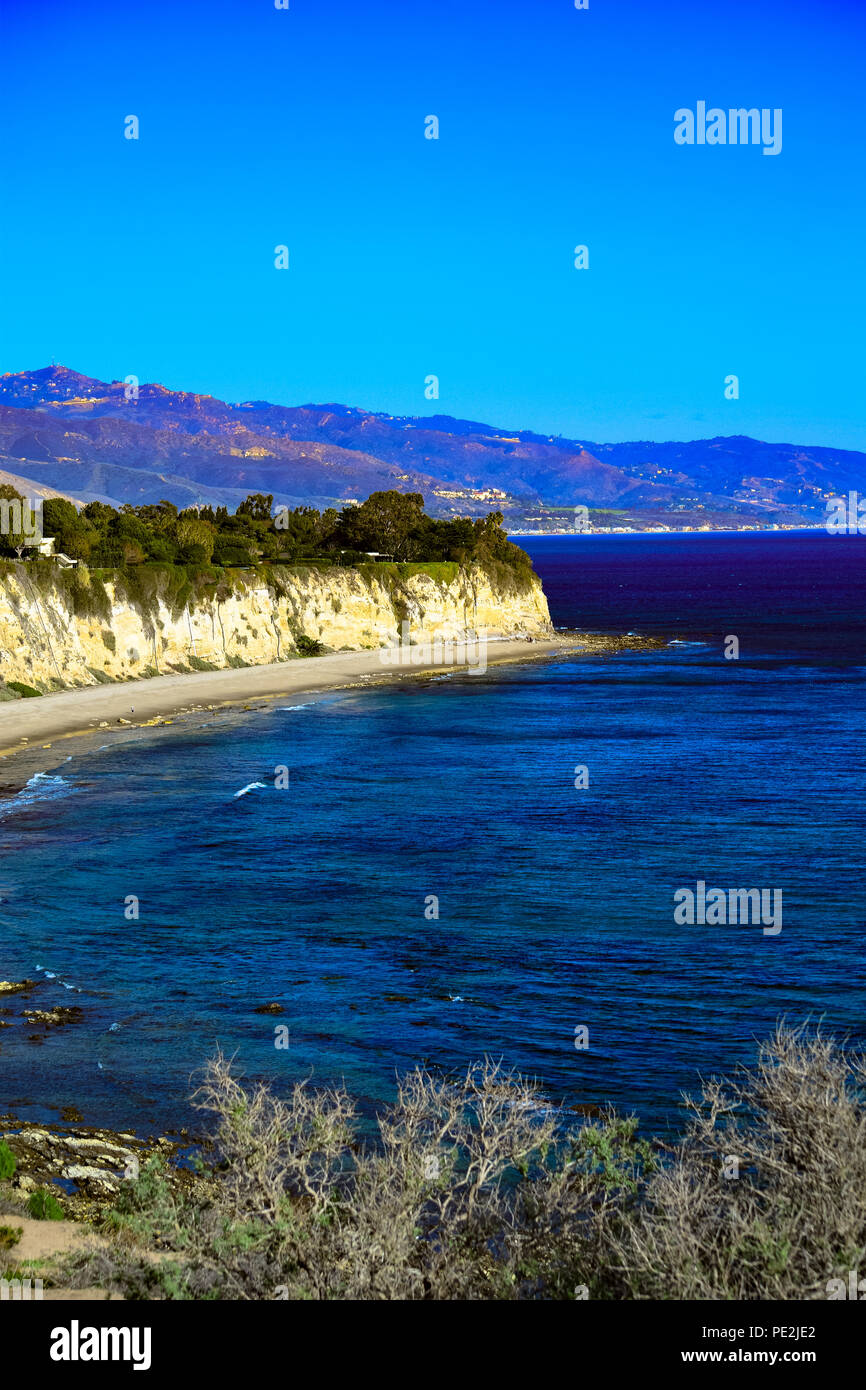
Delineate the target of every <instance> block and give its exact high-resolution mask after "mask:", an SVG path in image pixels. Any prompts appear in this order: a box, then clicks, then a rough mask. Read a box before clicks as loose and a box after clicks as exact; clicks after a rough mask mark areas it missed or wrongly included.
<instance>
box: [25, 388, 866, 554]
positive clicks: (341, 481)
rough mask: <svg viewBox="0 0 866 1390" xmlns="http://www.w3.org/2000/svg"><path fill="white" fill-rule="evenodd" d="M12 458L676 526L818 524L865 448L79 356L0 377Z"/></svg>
mask: <svg viewBox="0 0 866 1390" xmlns="http://www.w3.org/2000/svg"><path fill="white" fill-rule="evenodd" d="M0 468H3V469H6V470H7V471H9V472H11V473H15V474H17V475H19V476H23V477H26V478H28V479H33V480H35V481H37V482H38V483H39V484H40V485H41V486H44V487H47V488H51V489H58V490H61V491H63V492H65V493H68V494H72V495H74V496H76V497H81V498H91V497H99V498H100V499H105V500H110V501H112V502H113V503H114V504H117V503H120V502H124V501H129V502H135V503H139V502H143V501H145V500H152V499H153V498H155V497H165V498H166V499H168V500H169V501H171V502H174V503H175V504H176V505H177V506H179V507H184V506H189V505H190V504H192V503H196V502H209V503H212V504H220V503H221V504H225V505H226V506H230V507H234V506H236V505H237V503H238V502H240V501H241V500H242V499H243V498H244V497H245V496H246V495H247V494H248V493H249V492H251V491H264V492H270V493H273V495H274V498H275V500H276V502H277V503H278V504H285V505H288V506H299V505H302V504H308V505H312V506H316V507H327V506H342V505H343V504H344V503H345V502H347V501H349V500H351V499H362V498H364V497H366V496H367V495H368V494H369V493H370V492H373V491H377V490H385V489H389V488H398V489H400V490H403V491H410V492H421V493H423V494H424V497H425V499H426V501H427V506H428V510H429V512H430V513H431V514H433V515H437V516H452V515H458V514H459V515H468V514H476V515H481V514H484V513H486V512H488V511H490V510H491V508H494V507H495V508H496V509H498V510H501V511H502V512H503V513H504V515H505V518H506V524H507V525H508V526H509V527H510V528H511V529H517V528H519V527H521V526H533V525H538V526H539V527H549V526H556V525H561V526H568V525H570V524H571V520H572V517H573V513H572V509H573V508H574V507H575V506H578V505H584V506H587V507H589V508H591V509H608V510H609V511H610V512H611V513H612V514H613V516H612V518H611V519H612V520H614V521H620V520H625V518H631V519H632V520H634V521H636V522H637V523H638V524H641V523H643V524H646V523H647V522H648V521H650V520H653V521H657V522H662V523H663V524H671V525H676V524H679V522H680V521H681V520H683V519H685V518H688V519H689V520H690V521H691V522H694V523H697V524H700V523H701V522H702V521H703V522H707V521H709V522H716V523H717V524H718V523H719V522H722V521H733V522H734V523H735V524H736V523H737V522H739V523H741V524H744V523H748V522H752V523H754V522H765V523H770V522H793V521H797V520H803V521H812V522H814V521H817V520H820V519H822V518H823V516H824V514H825V508H824V498H825V497H826V496H827V495H829V494H840V493H845V492H848V491H849V490H851V489H855V490H858V491H860V492H864V491H866V454H862V453H855V452H852V451H846V450H837V449H826V448H820V447H812V446H800V445H796V444H767V443H762V442H761V441H759V440H755V439H749V438H747V437H745V436H734V437H731V438H718V439H707V440H695V441H692V442H689V443H661V444H655V443H650V442H636V443H627V444H594V443H592V442H590V441H586V440H584V441H578V440H574V439H563V438H561V437H559V436H556V437H554V436H543V435H539V434H535V433H533V432H532V431H528V430H518V431H514V430H508V429H505V428H497V427H495V426H492V425H485V424H482V423H479V422H476V421H469V420H457V419H452V418H451V417H450V416H445V415H434V416H428V417H400V416H390V415H384V414H372V413H370V412H368V411H364V410H361V409H358V408H355V407H350V406H344V405H303V406H279V405H271V404H270V403H269V402H267V401H245V402H241V403H238V404H228V403H226V402H224V401H219V400H216V399H215V398H214V397H212V396H200V395H195V394H193V393H191V392H186V391H169V390H166V388H165V387H163V386H159V385H154V384H146V385H142V386H141V387H140V388H139V395H138V399H137V400H126V399H125V388H124V385H123V383H122V382H119V381H114V382H102V381H98V380H96V379H95V378H93V377H87V376H82V375H81V374H80V373H78V372H74V371H71V370H70V369H69V368H66V367H60V366H54V367H43V368H40V369H39V370H38V371H32V372H15V373H8V374H7V375H5V376H2V377H0Z"/></svg>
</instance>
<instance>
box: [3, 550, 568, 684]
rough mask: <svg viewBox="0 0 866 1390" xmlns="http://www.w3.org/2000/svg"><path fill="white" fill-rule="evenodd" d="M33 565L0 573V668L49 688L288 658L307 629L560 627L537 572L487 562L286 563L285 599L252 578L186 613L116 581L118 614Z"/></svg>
mask: <svg viewBox="0 0 866 1390" xmlns="http://www.w3.org/2000/svg"><path fill="white" fill-rule="evenodd" d="M26 568H27V567H26V566H23V567H21V569H22V570H23V573H16V574H7V575H4V576H2V577H0V677H2V679H3V680H4V681H10V680H13V681H23V682H24V683H25V684H28V685H37V686H40V687H43V688H46V689H49V688H51V687H54V688H59V686H61V685H63V686H74V685H95V684H97V683H98V681H99V679H100V676H101V677H102V678H103V679H105V678H106V677H107V678H108V679H110V680H131V679H134V678H135V677H137V676H145V675H153V674H155V673H156V672H159V674H160V675H170V674H171V673H172V672H173V671H174V670H177V669H178V668H182V669H189V667H190V666H191V665H193V666H194V665H195V661H196V660H198V661H203V662H207V663H208V665H209V666H215V667H225V666H233V665H234V666H240V665H247V666H261V665H265V664H267V663H269V662H273V661H285V660H287V659H289V658H291V657H293V656H295V655H296V654H297V651H298V648H297V637H298V636H299V635H300V634H304V635H306V636H307V637H310V638H313V639H315V640H316V641H319V642H321V643H323V645H324V646H326V647H330V648H333V649H335V650H337V651H340V650H352V651H362V650H365V649H374V648H379V647H392V646H395V645H396V644H397V643H398V642H400V641H401V638H402V635H403V628H402V624H403V623H408V634H409V640H410V641H412V642H422V641H430V640H433V639H435V638H438V639H439V640H440V641H443V642H444V641H458V640H461V639H464V638H467V637H470V638H471V637H474V636H475V635H476V634H478V635H480V636H483V635H486V636H487V637H512V636H522V635H524V634H528V635H530V636H545V635H547V634H549V633H550V632H551V631H552V628H551V622H550V614H549V612H548V608H547V599H546V598H545V596H544V591H543V589H542V587H541V584H540V582H539V581H538V580H537V579H536V580H534V582H533V584H532V586H531V588H529V589H526V590H524V591H522V592H516V591H509V590H507V589H499V588H497V587H494V586H493V585H492V584H491V581H490V578H489V577H488V575H487V574H486V573H485V572H484V571H483V570H482V569H481V568H480V567H479V566H477V565H472V566H469V567H467V568H465V569H462V570H460V571H459V572H458V574H457V576H456V578H455V579H453V580H452V581H451V582H446V581H444V580H441V581H440V580H436V579H433V578H432V577H431V576H430V575H427V574H414V575H412V576H410V577H409V578H407V579H403V580H401V581H400V582H399V583H398V584H396V585H394V586H393V587H389V585H388V584H387V583H386V582H384V581H383V580H382V579H379V578H377V577H376V576H375V575H374V574H365V575H362V574H359V573H358V572H357V571H355V570H350V569H345V570H330V571H321V572H317V571H315V570H307V571H304V572H303V573H298V572H296V571H292V570H281V571H280V577H281V580H282V582H283V583H284V585H285V587H286V590H287V596H285V597H282V596H278V595H277V594H276V593H275V592H274V591H273V590H271V589H268V588H267V587H265V586H264V584H263V583H262V582H261V581H260V580H255V579H254V578H252V577H250V579H249V581H248V587H247V588H246V591H245V592H243V591H241V590H238V591H236V592H233V593H232V595H231V596H230V597H229V598H227V599H225V600H223V601H218V600H217V599H216V598H215V597H214V598H211V597H207V598H204V599H201V600H199V602H198V606H195V607H193V606H192V605H190V606H189V607H188V608H187V610H186V611H185V612H184V613H182V614H180V616H178V617H176V618H175V617H173V616H172V614H171V612H170V610H169V609H168V608H166V607H165V606H164V605H162V604H160V606H159V609H158V611H157V612H156V613H155V615H154V617H153V618H150V617H148V616H147V615H146V614H144V613H142V612H140V611H139V609H138V608H137V607H135V606H134V605H133V604H131V603H129V602H128V601H127V600H126V599H124V598H121V597H119V596H118V595H117V594H116V593H115V587H114V586H113V585H112V584H110V583H109V584H106V586H105V587H106V589H107V592H108V595H109V598H110V600H111V620H110V622H105V621H103V620H101V619H100V618H95V617H82V616H78V615H76V614H75V613H74V612H72V611H70V608H69V606H68V605H67V603H66V600H65V597H64V595H63V593H62V590H60V589H53V590H50V591H48V592H46V590H45V589H44V587H39V588H37V587H35V586H34V585H33V584H32V583H30V582H29V581H28V579H27V577H26ZM191 658H192V659H193V660H192V661H191ZM97 672H98V673H99V674H98V675H97V674H95V673H97Z"/></svg>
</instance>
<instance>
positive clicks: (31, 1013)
mask: <svg viewBox="0 0 866 1390" xmlns="http://www.w3.org/2000/svg"><path fill="white" fill-rule="evenodd" d="M42 983H43V982H41V981H37V980H0V1001H2V1002H0V1029H7V1028H15V1027H16V1026H17V1027H20V1028H21V1029H22V1030H27V1029H35V1030H37V1031H34V1032H28V1033H27V1034H26V1036H27V1039H28V1041H29V1042H32V1043H34V1044H36V1045H38V1044H40V1043H41V1042H43V1041H44V1039H45V1037H46V1036H47V1034H48V1033H49V1032H50V1031H52V1030H54V1029H57V1028H64V1027H69V1026H71V1025H74V1024H76V1023H78V1022H80V1021H81V1020H82V1019H83V1018H84V1010H83V1009H82V1008H80V1007H79V1006H78V1005H71V1006H64V1005H59V1006H54V1007H51V1008H46V1009H39V1008H36V1007H34V1006H33V1004H32V1000H31V995H32V993H33V991H34V990H36V989H38V988H39V987H40V985H41V984H42ZM2 1036H3V1035H2V1033H0V1040H2ZM60 1115H61V1121H60V1123H52V1124H36V1123H33V1121H30V1120H22V1119H20V1118H19V1117H18V1116H17V1115H15V1114H14V1113H11V1112H8V1113H0V1141H2V1142H3V1143H4V1144H5V1145H6V1146H7V1148H8V1149H9V1150H10V1151H11V1153H12V1156H13V1158H14V1160H15V1172H14V1174H13V1175H12V1178H11V1188H12V1191H13V1194H14V1195H15V1196H16V1197H19V1198H21V1199H22V1200H24V1201H26V1200H27V1198H28V1197H29V1196H30V1194H31V1193H33V1192H35V1191H36V1190H37V1189H40V1188H48V1190H49V1191H52V1192H54V1193H55V1195H56V1196H57V1198H58V1200H59V1201H60V1202H61V1205H62V1206H63V1209H64V1212H65V1214H66V1215H67V1216H69V1217H71V1218H72V1219H74V1220H80V1221H92V1220H93V1219H94V1218H98V1217H99V1216H100V1215H102V1214H103V1213H104V1212H105V1211H106V1210H107V1209H109V1208H110V1207H111V1206H112V1205H113V1204H114V1200H115V1199H116V1197H117V1195H118V1193H119V1192H120V1189H121V1185H122V1183H124V1182H126V1181H129V1180H130V1179H133V1180H134V1179H135V1178H137V1177H138V1175H139V1173H140V1172H141V1170H142V1169H143V1168H144V1166H145V1164H146V1163H147V1162H148V1160H149V1159H151V1158H153V1157H154V1156H155V1155H158V1156H159V1157H160V1158H162V1159H164V1160H165V1161H166V1171H167V1173H168V1174H169V1176H170V1181H171V1182H172V1183H173V1185H176V1186H177V1187H178V1188H181V1189H183V1188H188V1187H190V1186H191V1185H193V1184H195V1183H198V1182H200V1181H201V1179H200V1178H199V1177H198V1174H197V1173H196V1172H195V1171H194V1170H193V1169H192V1168H191V1167H190V1166H189V1159H190V1154H191V1151H192V1150H193V1149H194V1148H196V1147H198V1146H199V1144H200V1143H201V1141H200V1140H196V1139H195V1138H194V1136H192V1135H190V1134H189V1132H188V1131H187V1130H186V1129H181V1130H179V1131H178V1132H177V1133H176V1134H164V1135H158V1136H149V1137H147V1138H140V1137H139V1136H138V1135H136V1134H135V1133H134V1131H132V1130H113V1129H105V1128H103V1127H101V1126H97V1125H88V1124H84V1123H83V1117H82V1115H81V1113H80V1112H79V1110H78V1108H77V1107H76V1106H75V1105H68V1106H66V1107H64V1108H63V1109H62V1110H61V1112H60Z"/></svg>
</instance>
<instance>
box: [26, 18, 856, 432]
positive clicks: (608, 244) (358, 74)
mask: <svg viewBox="0 0 866 1390" xmlns="http://www.w3.org/2000/svg"><path fill="white" fill-rule="evenodd" d="M3 26H4V62H3V83H2V93H0V123H2V124H0V128H2V131H3V158H2V165H0V183H2V189H3V216H2V232H0V238H2V240H0V289H2V296H0V328H2V334H0V371H20V370H24V369H27V368H35V367H39V366H44V365H47V364H48V363H49V362H50V361H51V359H52V358H53V359H54V360H56V361H58V362H62V363H64V364H65V365H67V366H70V367H74V368H76V369H78V370H79V371H83V372H85V373H87V374H88V375H91V376H96V377H101V378H122V377H124V376H126V375H127V374H128V373H134V374H135V375H137V376H138V377H139V379H140V380H141V381H159V382H162V383H163V384H164V385H166V386H168V387H171V388H175V389H187V390H194V391H201V392H208V393H210V394H212V395H216V396H219V397H222V398H223V399H228V400H233V401H241V400H250V399H268V400H272V401H278V402H282V403H284V404H301V403H304V402H310V401H314V402H328V401H340V402H344V403H347V404H351V405H360V406H364V407H366V408H368V409H373V410H384V411H388V412H392V413H394V414H430V413H434V412H436V411H441V412H443V413H450V414H454V415H459V416H465V417H469V418H472V419H477V420H484V421H489V422H492V423H495V424H498V425H504V426H509V427H512V428H514V427H524V428H534V429H537V430H539V431H541V432H544V433H562V434H566V435H571V436H574V437H575V438H577V439H585V440H593V441H606V440H611V441H612V440H623V439H660V440H663V439H680V438H683V439H690V438H698V437H707V436H710V435H716V434H751V435H755V436H757V437H759V438H763V439H769V440H780V441H793V442H800V443H805V444H828V445H835V446H837V447H848V448H860V449H864V448H866V412H864V410H863V408H862V407H863V402H864V399H866V353H864V323H866V302H864V301H866V289H864V287H866V273H864V257H866V245H864V224H866V218H864V210H866V209H864V201H866V199H864V156H863V150H864V99H863V74H864V68H866V62H864V60H866V0H820V3H818V0H809V2H808V3H807V0H724V3H723V2H722V0H715V2H714V0H680V2H679V3H673V2H672V0H656V2H655V3H653V0H643V2H642V3H641V0H590V4H589V8H588V9H587V10H584V11H578V10H576V9H575V8H574V3H573V0H520V3H518V0H435V3H434V0H364V3H359V0H290V9H289V10H287V11H285V10H277V9H276V8H275V7H274V4H273V3H272V0H210V3H208V0H198V3H191V0H138V3H125V2H124V0H111V3H107V2H106V3H101V2H100V0H76V3H67V0H39V2H38V3H37V2H36V0H5V4H4V20H3ZM698 101H706V103H707V105H708V107H712V106H718V107H720V108H723V109H728V108H730V107H739V106H745V107H753V106H754V107H759V108H764V107H766V108H777V107H778V108H781V109H782V111H783V144H782V150H781V153H779V154H778V155H775V156H773V155H764V154H763V152H762V148H761V147H760V146H745V147H741V146H731V145H726V146H712V147H711V146H708V145H704V146H698V145H693V146H680V145H677V144H676V143H675V142H674V139H673V131H674V112H675V111H676V110H677V109H678V108H681V107H691V108H692V109H694V108H695V107H696V104H697V102H698ZM127 115H137V116H138V118H139V121H140V138H139V139H138V140H137V141H133V140H127V139H125V138H124V118H125V117H126V116H127ZM428 115H436V116H438V118H439V122H440V138H439V139H438V141H434V140H427V139H425V138H424V120H425V117H426V116H428ZM280 244H285V245H287V246H288V247H289V259H290V265H289V269H288V270H287V271H278V270H276V269H275V268H274V248H275V247H276V246H277V245H280ZM578 244H585V245H587V246H588V247H589V259H590V264H589V269H588V270H582V271H578V270H575V268H574V247H575V246H576V245H578ZM431 374H435V375H436V376H438V377H439V382H440V396H439V400H438V402H433V401H429V400H425V397H424V382H425V378H426V377H427V376H428V375H431ZM730 374H735V375H737V376H738V377H739V393H740V394H739V399H738V400H726V399H725V394H724V390H725V378H726V377H727V376H728V375H730Z"/></svg>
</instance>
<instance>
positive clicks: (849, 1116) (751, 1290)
mask: <svg viewBox="0 0 866 1390" xmlns="http://www.w3.org/2000/svg"><path fill="white" fill-rule="evenodd" d="M864 1077H866V1067H864V1059H863V1057H862V1056H859V1055H850V1056H848V1057H846V1055H845V1053H844V1052H843V1051H842V1049H841V1048H840V1047H839V1046H838V1045H837V1044H836V1043H834V1042H833V1041H832V1040H831V1039H828V1038H826V1037H822V1036H821V1034H820V1031H818V1032H815V1033H808V1032H807V1031H806V1029H805V1028H799V1029H794V1028H790V1027H787V1026H785V1025H781V1026H780V1027H779V1028H778V1029H777V1031H776V1033H775V1036H774V1037H773V1038H772V1039H771V1040H770V1041H769V1042H767V1043H765V1044H763V1045H762V1046H761V1048H760V1050H759V1055H758V1062H757V1065H756V1066H755V1067H754V1068H751V1069H749V1070H745V1071H743V1072H742V1073H741V1074H740V1075H739V1076H737V1077H736V1078H734V1080H733V1081H730V1082H723V1081H719V1080H715V1079H714V1080H711V1081H709V1082H706V1083H705V1084H704V1086H703V1090H702V1094H701V1096H700V1097H699V1099H697V1100H694V1101H689V1102H687V1104H688V1109H689V1115H690V1118H689V1123H688V1126H687V1129H686V1132H685V1135H684V1137H683V1140H682V1142H681V1143H680V1144H679V1145H678V1147H677V1149H676V1150H675V1152H674V1154H673V1156H672V1159H671V1161H670V1162H667V1163H665V1164H663V1165H662V1166H661V1167H660V1169H659V1170H658V1172H657V1173H656V1174H655V1175H654V1176H653V1177H652V1179H651V1181H650V1182H649V1184H648V1187H647V1191H646V1194H645V1200H644V1201H643V1203H642V1205H641V1210H640V1214H639V1219H636V1220H633V1221H630V1222H629V1223H628V1225H627V1226H626V1227H625V1228H624V1230H623V1232H622V1233H621V1235H620V1237H619V1238H618V1242H617V1243H618V1249H619V1256H620V1264H621V1267H622V1268H623V1270H624V1271H626V1277H627V1279H628V1285H629V1289H630V1292H631V1294H632V1295H633V1296H638V1297H648V1298H675V1299H688V1298H694V1299H759V1298H767V1299H808V1298H826V1297H827V1283H828V1281H829V1280H830V1279H831V1278H834V1277H847V1273H848V1271H849V1270H850V1269H856V1268H857V1267H858V1265H860V1264H862V1263H863V1259H864V1254H866V1142H864V1141H866V1109H864V1092H863V1082H864ZM732 1157H733V1158H736V1159H737V1161H738V1165H739V1176H737V1177H726V1176H725V1162H726V1160H729V1159H730V1158H732ZM728 1167H729V1171H730V1170H731V1168H732V1165H730V1164H728Z"/></svg>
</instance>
